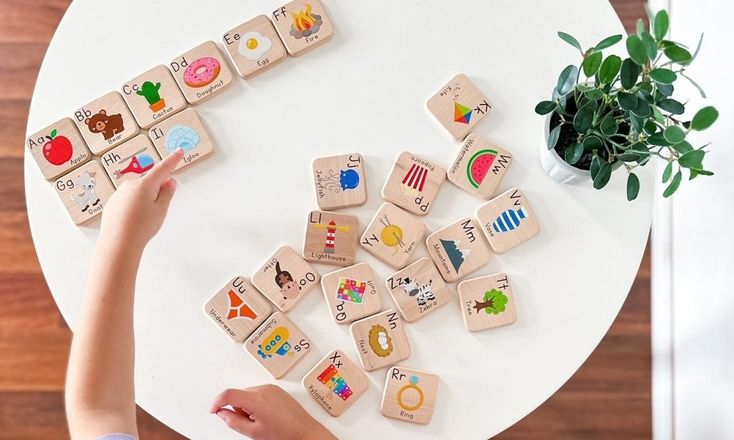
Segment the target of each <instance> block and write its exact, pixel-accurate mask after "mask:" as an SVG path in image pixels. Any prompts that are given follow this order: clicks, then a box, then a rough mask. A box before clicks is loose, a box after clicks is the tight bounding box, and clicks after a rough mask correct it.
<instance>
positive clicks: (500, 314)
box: [457, 273, 517, 331]
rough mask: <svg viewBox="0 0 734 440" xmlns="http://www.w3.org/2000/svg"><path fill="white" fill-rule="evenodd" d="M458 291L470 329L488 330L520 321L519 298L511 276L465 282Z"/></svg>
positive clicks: (481, 278)
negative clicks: (518, 316)
mask: <svg viewBox="0 0 734 440" xmlns="http://www.w3.org/2000/svg"><path fill="white" fill-rule="evenodd" d="M457 290H458V291H459V303H460V305H461V314H462V315H463V316H464V326H466V329H467V330H470V331H477V330H485V329H489V328H495V327H500V326H503V325H510V324H513V323H514V322H515V321H516V320H517V312H516V308H515V297H514V296H513V295H512V286H511V285H510V280H509V278H508V277H507V274H504V273H499V274H495V275H487V276H484V277H479V278H473V279H471V280H465V281H462V282H460V283H459V286H458V287H457Z"/></svg>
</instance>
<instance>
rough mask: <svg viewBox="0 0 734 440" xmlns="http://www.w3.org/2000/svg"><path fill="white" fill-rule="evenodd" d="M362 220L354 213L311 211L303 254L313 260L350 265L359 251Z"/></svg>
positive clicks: (337, 264) (314, 261)
mask: <svg viewBox="0 0 734 440" xmlns="http://www.w3.org/2000/svg"><path fill="white" fill-rule="evenodd" d="M358 237H359V220H358V219H357V217H355V216H353V215H347V214H337V213H334V212H327V211H311V213H309V215H308V222H307V223H306V238H305V240H304V243H303V257H304V258H305V259H306V260H307V261H311V262H313V263H323V264H332V265H334V266H349V265H350V264H354V259H355V257H356V255H357V238H358Z"/></svg>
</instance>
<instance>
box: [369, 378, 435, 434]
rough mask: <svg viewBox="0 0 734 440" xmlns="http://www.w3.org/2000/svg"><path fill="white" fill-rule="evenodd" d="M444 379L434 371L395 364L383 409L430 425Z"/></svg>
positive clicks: (386, 415)
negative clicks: (432, 372)
mask: <svg viewBox="0 0 734 440" xmlns="http://www.w3.org/2000/svg"><path fill="white" fill-rule="evenodd" d="M439 382H440V378H439V377H438V376H437V375H435V374H431V373H426V372H424V371H419V370H414V369H412V368H407V367H401V366H395V367H391V368H389V369H388V370H387V377H386V378H385V389H384V390H383V392H382V404H381V405H380V412H382V415H384V416H385V417H390V418H392V419H398V420H404V421H406V422H412V423H420V424H424V425H425V424H428V423H430V422H431V418H433V411H434V409H435V407H436V395H437V393H438V383H439Z"/></svg>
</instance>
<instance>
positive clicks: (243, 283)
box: [204, 276, 273, 342]
mask: <svg viewBox="0 0 734 440" xmlns="http://www.w3.org/2000/svg"><path fill="white" fill-rule="evenodd" d="M272 310H273V308H272V307H270V303H269V302H268V300H266V299H265V298H263V296H262V295H260V294H259V293H258V292H257V290H255V288H254V287H252V286H251V285H250V283H249V282H247V280H245V278H244V277H239V276H238V277H234V278H233V279H232V281H230V282H229V283H227V284H226V285H225V286H224V287H222V288H221V289H220V290H219V291H218V292H217V293H216V294H214V296H212V297H211V299H210V300H209V301H208V302H207V303H206V304H205V305H204V313H206V314H207V316H209V317H210V318H211V319H212V320H213V321H214V322H215V323H216V324H217V326H218V327H219V328H220V329H221V330H222V331H223V332H224V333H225V334H226V335H227V336H229V337H230V338H232V340H233V341H235V342H242V341H244V340H245V339H247V337H248V336H250V334H252V332H253V331H255V329H256V328H257V327H258V326H259V325H260V324H262V323H263V322H265V319H266V318H267V317H268V316H270V312H271V311H272Z"/></svg>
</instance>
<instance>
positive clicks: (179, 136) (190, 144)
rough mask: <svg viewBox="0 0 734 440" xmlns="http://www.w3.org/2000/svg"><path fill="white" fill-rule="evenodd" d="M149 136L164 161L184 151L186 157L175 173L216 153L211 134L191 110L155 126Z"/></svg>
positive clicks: (188, 109)
mask: <svg viewBox="0 0 734 440" xmlns="http://www.w3.org/2000/svg"><path fill="white" fill-rule="evenodd" d="M148 136H150V139H151V140H152V141H153V144H154V145H155V148H156V150H158V153H159V154H160V155H161V158H162V159H165V158H166V157H168V156H170V155H171V154H172V153H173V152H175V151H176V150H177V149H179V148H181V149H183V150H184V157H183V158H182V159H181V163H179V164H178V165H177V166H176V169H175V171H179V170H182V169H184V168H186V167H187V166H189V165H191V164H192V163H194V162H196V161H198V160H201V159H204V158H205V157H207V156H209V155H210V154H211V153H213V152H214V142H213V141H212V138H211V137H210V136H209V132H208V131H207V130H206V128H205V127H204V123H203V122H202V121H201V118H200V117H199V115H198V114H197V113H196V110H194V109H191V108H187V109H186V110H184V111H182V112H181V113H179V114H177V115H174V116H172V117H170V118H168V119H166V120H165V121H163V122H161V123H160V124H157V125H154V126H153V127H151V129H150V132H149V133H148Z"/></svg>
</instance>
